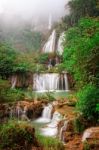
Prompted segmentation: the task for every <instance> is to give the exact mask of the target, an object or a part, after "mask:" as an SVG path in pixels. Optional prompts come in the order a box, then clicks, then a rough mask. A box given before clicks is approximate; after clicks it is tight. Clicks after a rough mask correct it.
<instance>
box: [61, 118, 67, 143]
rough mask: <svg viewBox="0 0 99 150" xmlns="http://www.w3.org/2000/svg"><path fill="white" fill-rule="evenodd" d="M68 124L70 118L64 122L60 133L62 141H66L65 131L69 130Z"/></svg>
mask: <svg viewBox="0 0 99 150" xmlns="http://www.w3.org/2000/svg"><path fill="white" fill-rule="evenodd" d="M67 125H68V120H66V121H65V122H64V125H63V126H62V127H61V129H60V134H59V139H60V140H61V141H62V142H65V140H64V134H63V133H64V132H65V131H66V130H67Z"/></svg>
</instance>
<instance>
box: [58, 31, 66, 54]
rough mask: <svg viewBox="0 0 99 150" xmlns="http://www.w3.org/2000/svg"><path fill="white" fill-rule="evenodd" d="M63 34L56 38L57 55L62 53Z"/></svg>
mask: <svg viewBox="0 0 99 150" xmlns="http://www.w3.org/2000/svg"><path fill="white" fill-rule="evenodd" d="M64 36H65V33H64V32H63V33H61V35H60V37H59V40H58V45H57V52H58V53H59V55H62V54H63V41H64Z"/></svg>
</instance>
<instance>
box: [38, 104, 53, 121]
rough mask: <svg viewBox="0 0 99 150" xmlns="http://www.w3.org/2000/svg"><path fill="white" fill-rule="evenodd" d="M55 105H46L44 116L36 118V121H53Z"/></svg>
mask: <svg viewBox="0 0 99 150" xmlns="http://www.w3.org/2000/svg"><path fill="white" fill-rule="evenodd" d="M52 110H53V106H52V105H51V104H48V105H47V106H45V107H44V109H43V112H42V116H41V117H40V118H39V119H37V120H36V122H39V123H40V122H41V123H47V122H50V121H51V117H52Z"/></svg>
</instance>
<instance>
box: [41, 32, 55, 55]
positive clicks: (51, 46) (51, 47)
mask: <svg viewBox="0 0 99 150" xmlns="http://www.w3.org/2000/svg"><path fill="white" fill-rule="evenodd" d="M55 41H56V31H55V30H53V32H52V34H51V35H50V37H49V39H48V41H47V42H46V43H45V45H44V47H43V52H44V53H53V52H54V51H55Z"/></svg>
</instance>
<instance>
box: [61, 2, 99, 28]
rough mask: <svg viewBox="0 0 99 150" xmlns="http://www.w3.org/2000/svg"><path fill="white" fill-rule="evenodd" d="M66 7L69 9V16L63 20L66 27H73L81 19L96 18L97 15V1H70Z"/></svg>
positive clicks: (98, 10)
mask: <svg viewBox="0 0 99 150" xmlns="http://www.w3.org/2000/svg"><path fill="white" fill-rule="evenodd" d="M67 6H69V7H70V14H69V15H68V16H65V17H64V19H63V22H65V23H66V24H67V26H73V25H74V24H76V23H77V22H78V21H79V19H80V18H82V17H85V16H90V17H92V16H98V13H99V9H98V7H97V6H98V0H87V1H86V0H71V1H69V3H68V5H66V8H67Z"/></svg>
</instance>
